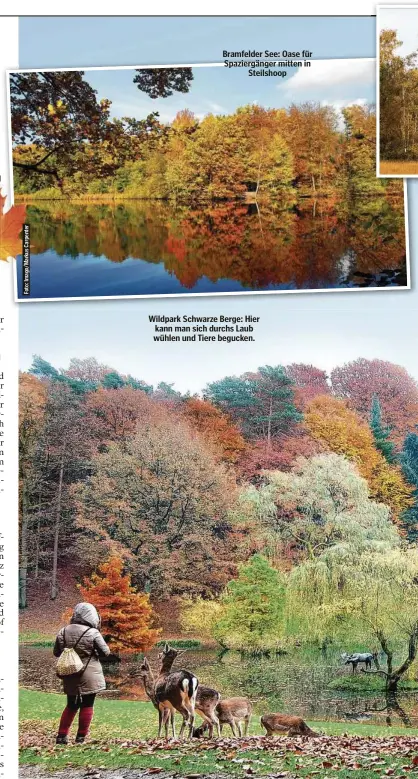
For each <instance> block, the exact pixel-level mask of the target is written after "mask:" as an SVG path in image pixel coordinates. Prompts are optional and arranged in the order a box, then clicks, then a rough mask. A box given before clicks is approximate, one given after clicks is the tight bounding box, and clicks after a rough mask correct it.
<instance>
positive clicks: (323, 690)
mask: <svg viewBox="0 0 418 779" xmlns="http://www.w3.org/2000/svg"><path fill="white" fill-rule="evenodd" d="M158 651H159V650H153V651H152V652H151V653H149V655H148V656H149V658H150V661H151V665H152V666H153V668H154V669H155V668H157V666H158V660H157V653H158ZM186 658H187V660H186ZM184 663H186V664H187V665H186V667H187V668H190V669H191V670H193V671H194V672H195V673H196V674H197V676H198V678H199V679H200V681H201V682H204V683H205V684H208V685H209V686H212V687H215V688H216V689H218V690H220V691H221V693H222V695H223V696H224V697H228V696H232V695H248V696H249V697H250V698H251V700H252V701H253V703H254V708H255V711H256V712H258V713H262V712H266V711H286V712H289V713H292V714H299V715H300V716H302V717H305V718H306V719H312V720H338V721H342V722H344V721H345V722H347V723H348V722H363V721H364V722H370V723H376V724H379V725H391V724H393V725H396V726H399V725H402V724H403V725H405V726H406V727H407V726H410V725H412V726H414V727H417V726H418V695H417V694H416V693H413V694H411V693H410V694H405V693H400V694H399V695H397V696H394V695H392V696H389V697H388V698H386V697H385V694H384V692H383V691H382V692H381V693H380V692H379V693H376V692H373V693H366V692H362V693H357V692H356V693H350V692H345V691H342V690H333V689H330V687H329V685H330V682H331V681H333V680H335V679H336V678H337V677H338V676H345V675H347V674H350V670H349V669H347V668H346V667H345V666H341V661H340V657H339V651H334V650H329V651H327V653H326V654H324V653H321V652H320V651H319V650H316V649H312V648H309V649H304V648H301V649H299V650H295V651H294V652H292V653H291V654H288V655H282V656H278V657H274V658H267V657H263V658H257V659H256V660H254V659H251V658H243V657H242V656H241V655H239V654H238V653H236V652H226V653H225V654H223V655H220V654H219V653H218V652H216V651H214V650H209V649H202V650H195V651H193V650H188V651H187V654H186V655H184V656H183V657H182V664H183V665H184ZM138 664H139V663H138V661H137V660H129V661H127V660H123V661H122V663H120V664H119V665H117V666H111V667H109V668H107V669H106V680H107V684H108V691H107V693H106V695H109V696H110V697H118V698H125V699H129V700H146V695H145V693H144V690H143V687H142V683H141V681H140V680H139V679H138V677H137V676H135V673H136V671H137V669H138ZM20 676H21V679H20V681H21V684H22V685H23V686H24V687H30V688H32V689H40V690H47V691H53V690H56V691H59V690H60V689H61V684H60V681H59V680H58V679H57V676H56V673H55V661H54V658H53V657H52V653H51V650H49V649H44V648H42V649H41V648H39V649H38V648H34V647H23V648H22V649H21V656H20Z"/></svg>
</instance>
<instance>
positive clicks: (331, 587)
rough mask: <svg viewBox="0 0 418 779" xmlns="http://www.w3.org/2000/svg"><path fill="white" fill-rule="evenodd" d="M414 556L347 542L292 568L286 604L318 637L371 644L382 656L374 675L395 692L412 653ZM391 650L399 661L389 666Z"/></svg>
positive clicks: (416, 595) (416, 623)
mask: <svg viewBox="0 0 418 779" xmlns="http://www.w3.org/2000/svg"><path fill="white" fill-rule="evenodd" d="M417 574H418V554H417V550H416V549H414V548H411V549H409V550H403V549H402V548H401V547H400V545H399V544H398V545H397V546H396V547H394V548H391V547H389V546H386V547H384V546H383V547H382V548H381V549H380V550H378V549H376V550H375V551H374V552H372V553H370V550H369V549H367V548H366V549H365V548H362V547H361V546H360V547H359V546H358V545H357V544H353V545H351V546H348V547H346V548H344V549H341V548H340V547H339V546H338V545H336V546H335V547H333V548H332V547H331V548H330V549H328V550H327V551H326V552H325V553H324V554H322V555H320V556H319V557H318V558H316V559H315V560H309V561H308V562H306V563H304V564H303V565H300V566H298V567H296V568H294V569H293V571H292V573H291V575H290V578H289V586H288V605H289V609H291V610H292V612H293V614H294V616H296V617H297V616H299V617H300V618H301V619H302V621H304V623H305V630H306V634H307V635H309V636H310V637H311V638H312V637H314V636H315V637H317V638H320V639H322V640H323V639H324V638H327V639H329V638H333V637H338V638H339V639H340V640H341V639H343V640H344V638H345V636H347V635H349V636H350V639H351V640H357V641H362V642H363V643H364V642H365V641H368V642H370V644H371V645H372V646H373V645H374V646H376V644H377V645H378V646H379V645H380V649H381V651H382V652H383V653H384V655H385V657H386V667H385V668H381V669H379V670H378V671H374V672H373V673H378V674H380V675H381V676H382V677H383V678H384V680H385V685H386V689H387V690H388V691H389V692H395V691H396V690H397V688H398V684H399V682H400V681H401V680H402V678H403V677H404V676H405V674H407V673H408V671H409V669H410V667H411V666H412V664H413V662H414V661H415V658H416V656H417V651H418V619H417V614H418V584H417V581H418V578H417ZM395 648H397V649H398V652H399V649H400V648H401V651H402V653H403V654H402V659H401V661H400V662H399V663H396V664H395V659H394V655H395Z"/></svg>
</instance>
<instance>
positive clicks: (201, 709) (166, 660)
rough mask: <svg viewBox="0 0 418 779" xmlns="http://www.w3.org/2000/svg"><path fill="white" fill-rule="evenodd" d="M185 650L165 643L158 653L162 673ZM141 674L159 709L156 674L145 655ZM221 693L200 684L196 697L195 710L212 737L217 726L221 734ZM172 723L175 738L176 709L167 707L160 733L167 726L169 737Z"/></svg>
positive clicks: (149, 695)
mask: <svg viewBox="0 0 418 779" xmlns="http://www.w3.org/2000/svg"><path fill="white" fill-rule="evenodd" d="M184 651H185V650H176V649H172V648H171V647H169V646H168V644H165V647H164V650H163V652H161V653H160V654H159V655H158V658H159V660H161V661H162V665H161V669H160V674H161V672H162V670H163V669H165V671H166V672H169V671H171V668H172V665H173V663H174V661H175V659H176V658H177V657H178V656H179V655H181V654H183V652H184ZM139 675H140V677H141V678H142V681H143V684H144V689H145V692H146V694H147V696H148V698H149V699H150V700H151V702H152V703H153V705H154V707H155V708H156V709H158V710H159V706H158V702H157V699H156V696H155V684H156V682H155V678H154V674H153V672H152V670H151V666H150V664H149V662H148V660H147V658H146V657H144V659H143V661H142V664H141V666H140V668H139ZM220 698H221V695H220V693H219V692H218V691H217V690H213V689H212V688H211V687H206V686H205V685H202V684H199V685H198V688H197V692H196V699H195V711H196V712H197V713H198V714H199V715H200V716H201V717H202V719H203V720H204V722H205V723H207V727H208V728H209V735H210V738H212V736H213V728H214V726H215V727H216V730H217V735H218V736H219V735H220V730H219V720H218V717H217V715H216V713H215V709H216V705H217V703H218V702H219V701H220ZM169 722H170V724H171V729H172V733H173V737H174V738H175V730H174V711H173V710H170V709H169V708H167V709H166V710H165V711H164V712H163V713H162V717H161V725H160V728H159V734H160V732H161V728H162V726H164V728H165V735H166V738H168V723H169Z"/></svg>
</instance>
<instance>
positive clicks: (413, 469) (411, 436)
mask: <svg viewBox="0 0 418 779" xmlns="http://www.w3.org/2000/svg"><path fill="white" fill-rule="evenodd" d="M399 462H400V465H401V468H402V473H403V475H404V477H405V479H406V481H407V482H408V484H411V485H412V486H413V487H414V504H413V506H411V507H410V508H408V509H407V510H406V511H405V512H404V514H403V516H402V522H403V524H404V526H405V528H406V532H407V535H408V538H409V540H410V541H412V542H416V541H418V435H417V433H413V432H411V433H408V434H407V436H406V437H405V441H404V444H403V447H402V451H401V452H400V455H399Z"/></svg>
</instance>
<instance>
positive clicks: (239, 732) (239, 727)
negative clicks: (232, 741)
mask: <svg viewBox="0 0 418 779" xmlns="http://www.w3.org/2000/svg"><path fill="white" fill-rule="evenodd" d="M237 728H238V735H239V737H240V738H242V727H241V722H240V721H239V720H238V722H237Z"/></svg>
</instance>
